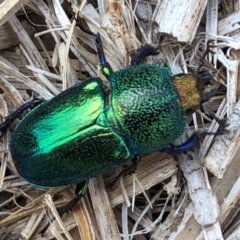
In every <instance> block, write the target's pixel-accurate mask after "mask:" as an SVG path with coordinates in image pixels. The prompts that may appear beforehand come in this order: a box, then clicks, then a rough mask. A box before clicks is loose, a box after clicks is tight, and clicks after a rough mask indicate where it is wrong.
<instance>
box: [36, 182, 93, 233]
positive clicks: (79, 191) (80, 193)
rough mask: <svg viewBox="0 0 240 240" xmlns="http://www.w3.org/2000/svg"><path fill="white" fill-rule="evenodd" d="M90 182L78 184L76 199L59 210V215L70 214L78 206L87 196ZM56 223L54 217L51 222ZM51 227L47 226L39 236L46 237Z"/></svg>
mask: <svg viewBox="0 0 240 240" xmlns="http://www.w3.org/2000/svg"><path fill="white" fill-rule="evenodd" d="M88 182H89V181H88V180H86V181H84V182H81V183H78V184H77V185H76V189H75V197H74V198H73V199H72V200H71V201H70V202H69V203H68V204H67V205H66V206H64V207H60V208H58V209H57V211H58V214H59V216H60V217H62V216H63V214H65V213H68V212H69V211H72V209H73V208H74V207H75V206H76V204H77V203H78V202H79V200H80V199H81V198H82V197H83V196H84V195H85V193H86V191H87V187H88ZM53 221H55V218H54V217H53V218H52V219H51V222H53ZM49 226H50V222H49V223H48V224H46V226H45V227H44V228H43V229H42V230H41V231H40V232H39V234H41V235H42V236H43V235H44V233H45V232H46V231H47V229H48V228H49Z"/></svg>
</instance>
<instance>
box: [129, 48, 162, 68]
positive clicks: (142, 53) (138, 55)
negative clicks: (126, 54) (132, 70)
mask: <svg viewBox="0 0 240 240" xmlns="http://www.w3.org/2000/svg"><path fill="white" fill-rule="evenodd" d="M159 49H160V44H159V45H158V46H157V47H153V46H150V45H145V46H143V47H141V48H139V49H138V50H137V51H136V52H135V53H134V54H132V55H131V64H130V65H131V66H136V65H139V64H140V62H141V61H142V60H143V59H144V58H146V57H148V56H153V55H157V54H159Z"/></svg>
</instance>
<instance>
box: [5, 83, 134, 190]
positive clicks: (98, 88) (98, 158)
mask: <svg viewBox="0 0 240 240" xmlns="http://www.w3.org/2000/svg"><path fill="white" fill-rule="evenodd" d="M104 108H105V99H104V90H103V86H102V83H101V81H100V79H90V80H87V81H86V82H84V83H82V84H77V85H75V86H73V87H72V88H70V89H68V90H66V91H64V92H63V93H61V94H59V95H58V96H56V97H55V98H53V99H51V100H49V101H45V102H44V103H42V104H41V105H39V106H38V107H36V108H35V109H33V110H32V111H31V112H30V113H29V114H28V115H26V116H25V117H24V118H23V120H22V121H21V122H20V123H19V124H18V125H17V127H16V128H15V130H14V132H13V134H12V137H11V141H10V150H11V154H12V158H13V160H14V163H15V166H16V168H17V170H18V172H19V174H20V175H21V176H23V178H24V179H26V180H27V181H28V182H30V183H32V184H35V185H37V186H41V187H45V186H46V187H57V186H65V185H71V184H76V183H79V182H81V181H83V180H86V179H89V178H91V177H93V176H96V175H99V174H101V173H104V172H106V171H109V170H111V169H115V168H117V167H118V166H119V165H121V164H123V163H124V162H125V161H128V160H129V158H130V157H131V153H130V151H129V150H128V147H127V146H126V144H125V142H124V140H123V139H122V137H121V136H119V135H118V134H116V133H115V132H114V131H112V129H111V128H109V126H102V125H101V126H99V125H98V124H97V119H98V117H99V116H100V115H101V118H103V117H104V114H103V113H104ZM102 122H104V121H102ZM106 122H107V120H106Z"/></svg>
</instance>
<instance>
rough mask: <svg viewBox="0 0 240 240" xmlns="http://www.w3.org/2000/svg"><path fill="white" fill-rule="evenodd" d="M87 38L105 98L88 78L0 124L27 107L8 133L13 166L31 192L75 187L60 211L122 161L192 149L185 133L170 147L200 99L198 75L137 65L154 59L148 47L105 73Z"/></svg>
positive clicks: (192, 140) (97, 82)
mask: <svg viewBox="0 0 240 240" xmlns="http://www.w3.org/2000/svg"><path fill="white" fill-rule="evenodd" d="M94 37H95V41H96V46H97V51H98V55H99V59H100V63H101V65H102V68H103V73H104V74H105V75H106V76H107V78H108V80H109V82H110V85H111V94H110V95H109V96H108V95H107V94H106V93H105V90H104V87H103V83H102V81H101V79H100V78H91V79H89V80H86V81H85V82H83V83H81V84H76V85H75V86H73V87H71V88H69V89H68V90H66V91H64V92H62V93H61V94H59V95H58V96H56V97H54V98H52V99H50V100H48V101H41V100H36V99H34V100H32V101H30V102H28V103H26V104H24V105H23V106H22V107H20V108H19V109H18V110H16V111H15V112H14V113H13V114H12V115H10V116H9V117H8V118H7V120H6V121H5V122H4V123H2V124H1V125H0V130H1V131H2V133H3V132H4V131H5V130H6V129H7V128H8V126H9V125H10V124H11V123H12V122H13V121H14V120H15V119H16V118H17V117H19V116H20V115H21V114H22V112H23V111H24V110H26V109H28V108H33V109H32V110H31V111H30V112H29V113H28V114H27V115H26V116H24V117H23V118H22V120H21V121H20V122H19V123H18V125H17V126H16V128H15V129H14V131H13V133H12V135H11V140H10V152H11V155H12V158H13V161H14V163H15V167H16V169H17V171H18V172H19V174H20V175H21V176H22V177H23V178H24V179H25V180H26V181H28V182H29V183H31V184H33V185H35V186H38V187H44V188H50V187H60V186H67V185H72V184H79V186H81V187H80V188H79V189H80V190H78V191H77V192H76V194H77V196H76V198H75V199H74V200H73V201H72V202H71V203H70V204H69V205H68V209H70V208H72V207H73V206H74V204H75V203H76V201H77V200H78V199H80V197H81V196H83V195H84V193H85V192H86V189H87V182H88V179H90V178H92V177H94V176H97V175H99V174H103V173H105V172H108V171H111V170H114V169H116V168H118V167H119V166H121V165H123V164H125V163H126V162H129V161H130V160H132V161H133V165H134V166H136V165H137V163H138V162H139V160H140V156H141V155H143V154H148V153H151V152H154V151H162V152H164V151H165V152H182V151H186V150H188V149H190V148H192V147H194V146H195V145H196V143H197V136H196V135H193V136H192V137H191V138H190V139H189V140H188V141H187V142H186V143H184V144H182V145H180V146H173V145H172V144H173V142H174V140H176V139H177V138H178V137H179V136H181V135H182V133H183V132H184V130H185V129H186V126H187V121H186V118H185V113H188V112H189V111H190V112H192V111H194V110H195V109H196V108H197V107H199V105H200V103H201V101H202V100H201V99H203V97H202V96H201V92H200V90H199V84H198V80H199V78H202V77H203V76H200V77H195V76H194V75H192V74H179V75H175V76H172V73H171V70H170V69H169V68H168V67H165V66H163V65H159V64H140V61H141V60H142V59H143V58H145V57H146V56H149V55H154V54H156V53H157V51H156V49H154V48H152V47H149V46H147V47H145V48H142V49H141V50H140V51H138V53H137V54H136V55H135V57H134V58H133V61H132V64H131V66H129V67H127V68H124V69H122V70H119V71H117V72H112V71H111V68H110V67H109V65H108V63H107V62H106V60H105V57H104V53H103V50H102V45H101V40H100V37H99V36H98V35H94ZM210 77H211V76H210ZM205 78H209V74H208V75H205ZM68 209H67V210H68Z"/></svg>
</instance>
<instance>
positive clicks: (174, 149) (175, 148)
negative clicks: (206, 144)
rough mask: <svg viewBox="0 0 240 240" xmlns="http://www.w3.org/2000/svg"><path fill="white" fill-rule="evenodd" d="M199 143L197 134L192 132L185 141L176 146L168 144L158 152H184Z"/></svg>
mask: <svg viewBox="0 0 240 240" xmlns="http://www.w3.org/2000/svg"><path fill="white" fill-rule="evenodd" d="M198 145H199V136H198V135H197V134H193V135H192V136H191V137H190V138H189V139H188V140H187V141H186V142H185V143H183V144H181V145H178V146H174V145H172V146H170V147H168V148H164V149H162V151H160V152H166V153H170V154H174V153H184V152H187V151H189V150H192V149H193V148H195V147H197V146H198Z"/></svg>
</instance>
